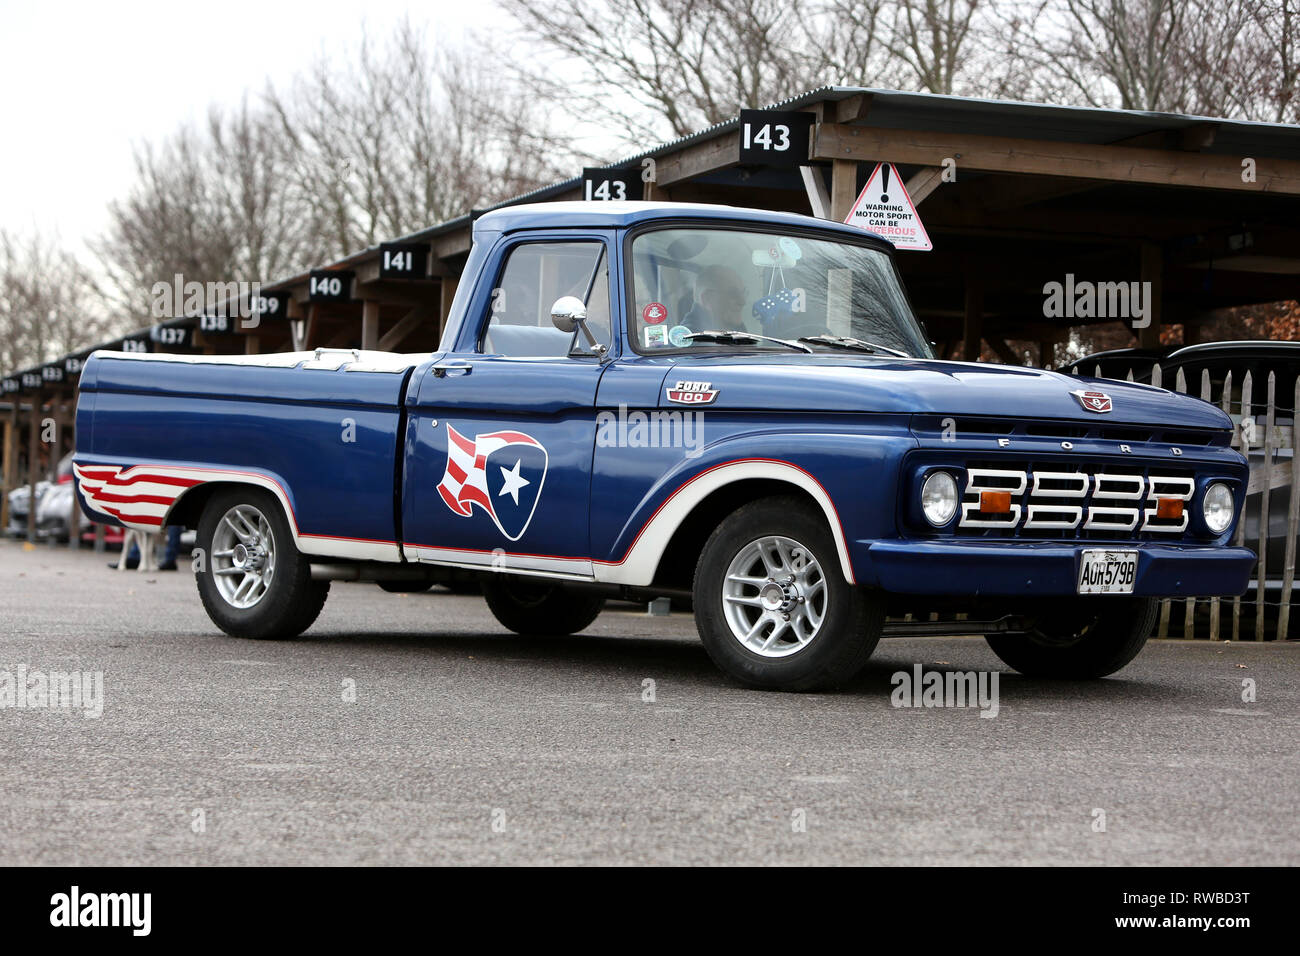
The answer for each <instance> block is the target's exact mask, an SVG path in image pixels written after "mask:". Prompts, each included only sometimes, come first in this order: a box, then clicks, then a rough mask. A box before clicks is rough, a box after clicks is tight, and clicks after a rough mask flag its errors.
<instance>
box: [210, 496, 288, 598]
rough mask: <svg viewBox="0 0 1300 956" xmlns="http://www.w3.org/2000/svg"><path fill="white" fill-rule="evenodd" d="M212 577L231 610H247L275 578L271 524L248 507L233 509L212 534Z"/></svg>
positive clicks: (262, 515) (255, 510)
mask: <svg viewBox="0 0 1300 956" xmlns="http://www.w3.org/2000/svg"><path fill="white" fill-rule="evenodd" d="M212 577H213V580H214V581H216V583H217V592H218V593H219V594H220V595H221V596H222V598H223V599H225V602H226V603H227V604H229V605H230V606H231V607H237V608H250V607H253V606H254V605H256V604H257V602H259V601H260V600H262V598H263V597H265V596H266V592H267V590H268V589H270V587H271V581H272V579H273V578H274V577H275V534H274V533H273V532H272V531H271V522H269V521H268V520H267V519H266V515H264V514H262V512H261V511H259V510H258V509H257V508H255V507H253V506H252V505H235V507H233V508H231V509H230V510H229V511H227V512H226V513H225V514H224V515H222V516H221V520H220V521H219V522H217V530H216V531H215V532H213V534H212Z"/></svg>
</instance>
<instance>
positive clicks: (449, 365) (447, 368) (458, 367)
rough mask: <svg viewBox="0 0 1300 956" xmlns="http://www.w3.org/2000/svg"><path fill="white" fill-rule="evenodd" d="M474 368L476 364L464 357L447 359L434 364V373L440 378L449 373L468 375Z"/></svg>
mask: <svg viewBox="0 0 1300 956" xmlns="http://www.w3.org/2000/svg"><path fill="white" fill-rule="evenodd" d="M473 370H474V364H473V363H472V362H466V361H465V360H464V359H447V360H445V361H442V362H435V363H434V365H433V374H434V375H435V376H437V377H438V378H446V377H447V376H448V375H468V374H469V373H470V372H471V371H473Z"/></svg>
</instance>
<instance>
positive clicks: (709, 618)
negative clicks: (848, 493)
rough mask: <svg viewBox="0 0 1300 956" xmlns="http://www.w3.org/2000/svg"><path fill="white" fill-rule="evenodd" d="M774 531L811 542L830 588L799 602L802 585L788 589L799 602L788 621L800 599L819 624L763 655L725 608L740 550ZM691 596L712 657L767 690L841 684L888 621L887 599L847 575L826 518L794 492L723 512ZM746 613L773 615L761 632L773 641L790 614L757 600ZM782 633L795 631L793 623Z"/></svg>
mask: <svg viewBox="0 0 1300 956" xmlns="http://www.w3.org/2000/svg"><path fill="white" fill-rule="evenodd" d="M775 537H781V538H785V539H788V540H789V541H791V542H793V543H795V544H797V545H798V546H800V550H802V549H805V548H806V549H807V550H808V551H809V552H811V556H812V559H813V560H814V561H815V562H816V566H817V568H818V572H817V578H818V579H819V580H822V581H823V582H824V588H825V590H824V591H815V590H812V589H811V588H810V590H809V594H810V595H812V597H811V599H810V598H809V597H804V600H803V601H799V600H798V599H799V597H803V595H802V594H801V593H800V592H799V587H800V585H798V584H795V585H794V587H793V588H792V589H791V590H790V591H788V592H785V593H786V597H787V600H793V601H795V602H797V603H796V604H795V605H793V606H792V607H791V608H790V610H789V612H788V613H791V614H792V615H793V616H794V617H795V621H794V624H792V625H791V626H794V625H795V624H799V623H800V621H799V619H798V615H799V613H801V612H800V611H799V610H798V608H799V605H805V606H809V611H808V612H806V613H808V614H810V615H811V614H815V613H820V614H821V618H820V626H819V627H817V628H816V629H815V631H814V633H813V634H812V636H811V637H810V638H808V639H807V641H806V643H804V644H803V646H802V647H800V648H798V649H794V650H790V651H788V652H786V653H785V656H781V657H773V656H766V655H764V654H760V653H758V652H757V651H755V650H752V649H751V648H750V647H748V646H746V645H745V644H744V643H742V638H741V637H740V636H738V635H737V634H735V633H733V630H732V625H731V624H730V623H729V622H728V617H727V612H726V610H725V608H726V607H727V606H728V603H727V602H724V586H725V584H726V578H727V571H728V568H729V567H730V566H731V564H732V562H733V561H743V560H744V558H743V557H742V555H743V553H745V552H746V551H747V549H750V548H752V547H755V546H757V542H758V541H759V540H760V539H764V538H775ZM791 554H792V555H794V558H795V561H796V562H799V561H804V560H806V559H805V558H802V557H801V556H799V555H797V554H795V553H794V552H793V551H792V552H791ZM792 583H793V582H792ZM748 586H750V587H754V588H756V589H757V591H758V593H757V594H756V595H754V597H755V598H758V597H760V596H761V595H762V594H763V593H764V591H763V588H766V587H768V586H767V585H763V586H762V587H760V586H759V585H748ZM694 595H695V599H694V603H695V625H696V628H697V629H698V631H699V633H700V640H702V641H703V642H704V647H705V650H707V651H708V652H709V657H711V658H712V659H713V662H714V663H715V664H717V666H718V667H719V668H720V669H721V670H722V671H723V672H724V673H726V674H727V675H729V676H731V677H733V678H735V679H736V680H738V681H740V682H741V683H742V684H745V685H747V686H749V687H756V688H760V689H764V690H786V691H812V690H824V689H830V688H835V687H838V686H840V685H842V684H844V683H845V682H847V681H849V680H850V679H852V678H853V676H854V675H856V674H857V673H858V672H859V671H860V670H862V668H863V666H864V665H865V664H866V663H867V659H868V658H870V657H871V652H872V651H874V650H875V648H876V644H877V642H878V641H879V640H880V631H881V627H882V626H883V623H884V611H883V605H882V602H881V601H879V600H877V599H876V598H875V597H874V596H872V595H871V594H870V593H869V592H867V591H864V590H863V589H862V588H858V587H856V586H854V585H852V584H850V583H849V582H848V581H846V580H845V579H844V575H843V573H842V571H841V569H840V559H839V553H838V552H837V550H836V548H835V541H834V539H833V538H832V537H831V533H830V529H829V528H828V527H827V526H826V521H825V519H824V517H823V516H822V515H821V514H820V513H819V512H816V511H814V510H813V509H812V508H810V507H809V506H807V505H806V504H805V503H804V502H803V501H801V500H799V499H797V498H788V497H774V498H764V499H762V500H759V501H755V502H752V503H750V504H747V505H745V506H743V507H742V508H739V509H737V510H736V511H734V512H732V514H730V515H729V516H728V517H727V518H725V519H724V520H723V521H722V523H721V524H720V525H718V527H717V528H716V529H715V530H714V532H713V534H712V535H711V536H710V537H709V540H708V541H707V543H706V544H705V545H704V550H703V551H702V552H701V553H700V559H699V562H698V563H697V565H696V569H695V589H694ZM741 597H745V595H741ZM810 600H811V602H812V604H811V605H809V601H810ZM741 613H742V614H744V615H749V614H751V613H752V614H753V616H754V623H758V619H759V618H760V617H764V616H767V615H769V614H770V615H775V616H772V617H770V618H769V622H770V624H771V625H772V627H771V628H770V629H768V626H767V625H766V624H764V625H762V627H763V631H761V632H760V633H759V635H758V636H759V637H760V638H762V637H763V636H764V634H766V635H769V636H771V637H772V639H775V638H776V634H775V631H776V625H777V624H778V620H777V617H779V616H780V614H782V613H785V612H782V611H781V610H780V609H779V608H778V609H770V610H769V609H763V608H762V607H759V606H756V607H754V608H753V610H752V612H751V611H742V612H741ZM810 626H811V625H810ZM782 633H790V629H789V627H787V628H786V629H785V630H784V631H782ZM801 636H802V635H801ZM777 650H778V651H779V650H780V649H779V648H777ZM775 652H776V651H774V652H773V653H775Z"/></svg>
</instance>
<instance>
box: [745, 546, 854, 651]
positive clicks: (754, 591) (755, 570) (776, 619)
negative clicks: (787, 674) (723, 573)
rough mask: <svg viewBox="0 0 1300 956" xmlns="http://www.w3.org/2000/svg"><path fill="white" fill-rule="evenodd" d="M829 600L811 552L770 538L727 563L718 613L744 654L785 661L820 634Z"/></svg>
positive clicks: (821, 575)
mask: <svg viewBox="0 0 1300 956" xmlns="http://www.w3.org/2000/svg"><path fill="white" fill-rule="evenodd" d="M828 598H829V594H828V592H827V585H826V575H825V574H824V573H823V572H822V568H821V565H820V564H818V563H817V559H816V558H815V557H814V556H813V553H812V552H811V551H810V550H808V549H807V548H806V547H804V546H803V545H802V544H800V543H799V542H798V541H795V540H794V539H793V538H787V537H785V536H783V535H770V536H768V537H763V538H758V539H757V540H754V541H751V542H750V543H749V544H747V545H745V546H744V547H743V548H741V549H740V551H739V552H738V553H737V554H736V556H735V557H734V558H732V559H731V564H730V565H728V567H727V578H726V580H725V581H724V582H723V585H722V612H723V616H724V617H725V618H726V619H727V624H728V626H729V627H730V628H731V633H732V636H734V637H735V638H736V640H738V641H740V643H741V644H742V645H743V646H744V647H745V649H746V650H749V651H753V652H754V653H755V654H758V655H760V656H762V657H788V656H789V655H791V654H794V653H797V652H798V651H801V650H803V649H804V648H805V647H807V646H808V645H809V644H810V643H811V642H812V640H813V639H814V638H815V637H816V636H817V634H818V632H820V631H821V627H822V622H823V621H824V620H825V619H826V606H827V600H828Z"/></svg>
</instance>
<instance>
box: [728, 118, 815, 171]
mask: <svg viewBox="0 0 1300 956" xmlns="http://www.w3.org/2000/svg"><path fill="white" fill-rule="evenodd" d="M814 119H815V117H814V116H813V114H812V113H799V112H786V111H784V110H741V111H740V162H741V163H742V164H745V165H751V166H784V167H795V166H806V165H808V150H809V147H810V145H811V143H812V124H813V120H814Z"/></svg>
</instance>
